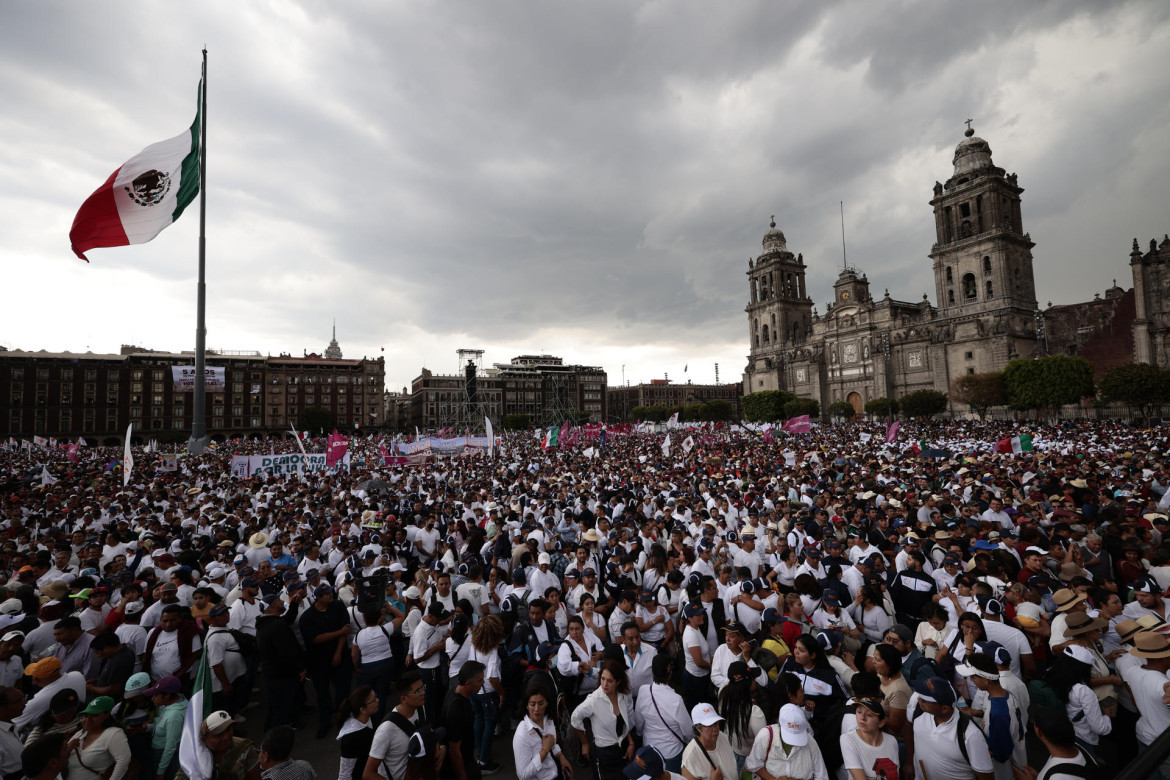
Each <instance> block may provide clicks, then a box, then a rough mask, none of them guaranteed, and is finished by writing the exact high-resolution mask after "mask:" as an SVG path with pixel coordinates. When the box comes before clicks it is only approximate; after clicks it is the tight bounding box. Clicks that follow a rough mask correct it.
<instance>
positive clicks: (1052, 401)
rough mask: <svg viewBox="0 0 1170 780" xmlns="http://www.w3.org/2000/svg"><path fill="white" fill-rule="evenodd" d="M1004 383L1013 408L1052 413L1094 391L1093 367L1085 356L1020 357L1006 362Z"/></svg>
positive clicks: (1009, 403)
mask: <svg viewBox="0 0 1170 780" xmlns="http://www.w3.org/2000/svg"><path fill="white" fill-rule="evenodd" d="M1003 384H1004V389H1005V390H1006V391H1007V397H1008V405H1009V406H1011V407H1012V408H1013V409H1025V410H1036V411H1042V410H1043V411H1047V412H1049V413H1050V414H1054V413H1055V412H1056V410H1058V409H1060V407H1062V406H1064V405H1066V404H1075V403H1077V402H1079V401H1080V400H1081V399H1082V398H1086V397H1089V396H1092V395H1094V387H1093V367H1092V366H1091V365H1089V361H1087V360H1085V359H1084V358H1083V357H1072V356H1070V355H1051V356H1049V357H1042V358H1033V359H1026V358H1017V359H1016V360H1013V361H1011V362H1010V363H1008V364H1007V365H1006V366H1004V369H1003Z"/></svg>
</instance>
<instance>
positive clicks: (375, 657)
mask: <svg viewBox="0 0 1170 780" xmlns="http://www.w3.org/2000/svg"><path fill="white" fill-rule="evenodd" d="M383 629H385V633H383ZM389 633H390V630H389V629H386V627H385V626H368V627H366V628H363V629H362V630H361V631H359V632H358V634H357V639H356V640H354V641H355V642H356V644H357V649H358V652H360V653H361V656H362V663H363V664H372V663H374V662H375V661H385V660H386V659H387V658H389V657H390V656H391V652H390V640H389V639H387V638H386V634H389Z"/></svg>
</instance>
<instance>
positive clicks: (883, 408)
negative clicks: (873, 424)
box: [865, 398, 899, 417]
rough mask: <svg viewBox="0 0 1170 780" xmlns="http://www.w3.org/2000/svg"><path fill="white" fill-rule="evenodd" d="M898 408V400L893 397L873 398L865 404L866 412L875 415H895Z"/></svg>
mask: <svg viewBox="0 0 1170 780" xmlns="http://www.w3.org/2000/svg"><path fill="white" fill-rule="evenodd" d="M898 408H899V407H898V402H897V401H895V400H893V399H892V398H871V399H870V400H869V401H867V402H866V404H865V413H866V414H868V415H872V416H874V417H893V416H894V415H896V414H897V413H898Z"/></svg>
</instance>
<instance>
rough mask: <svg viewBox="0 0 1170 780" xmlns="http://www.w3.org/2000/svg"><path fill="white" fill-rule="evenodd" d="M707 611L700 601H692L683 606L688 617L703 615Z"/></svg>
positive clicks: (684, 615) (684, 614)
mask: <svg viewBox="0 0 1170 780" xmlns="http://www.w3.org/2000/svg"><path fill="white" fill-rule="evenodd" d="M706 611H707V610H705V609H704V608H703V605H702V604H701V603H699V602H698V601H692V602H691V603H690V604H687V605H686V606H685V607H683V617H686V618H693V617H698V616H699V615H702V614H703V613H704V612H706Z"/></svg>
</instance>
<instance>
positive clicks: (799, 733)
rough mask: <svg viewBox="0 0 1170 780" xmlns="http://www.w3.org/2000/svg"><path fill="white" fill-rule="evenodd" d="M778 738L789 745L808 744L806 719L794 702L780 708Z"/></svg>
mask: <svg viewBox="0 0 1170 780" xmlns="http://www.w3.org/2000/svg"><path fill="white" fill-rule="evenodd" d="M780 738H781V739H783V740H784V742H785V743H786V744H789V745H807V744H808V719H807V718H806V717H805V716H804V710H803V709H801V708H800V707H797V706H796V705H795V704H785V705H784V706H783V707H781V708H780Z"/></svg>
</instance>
